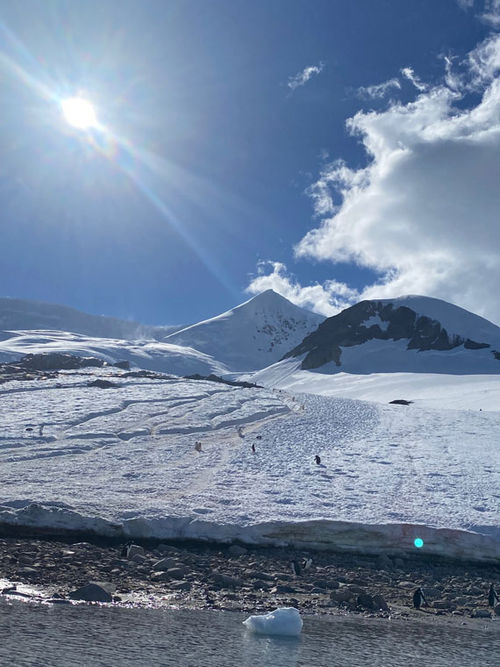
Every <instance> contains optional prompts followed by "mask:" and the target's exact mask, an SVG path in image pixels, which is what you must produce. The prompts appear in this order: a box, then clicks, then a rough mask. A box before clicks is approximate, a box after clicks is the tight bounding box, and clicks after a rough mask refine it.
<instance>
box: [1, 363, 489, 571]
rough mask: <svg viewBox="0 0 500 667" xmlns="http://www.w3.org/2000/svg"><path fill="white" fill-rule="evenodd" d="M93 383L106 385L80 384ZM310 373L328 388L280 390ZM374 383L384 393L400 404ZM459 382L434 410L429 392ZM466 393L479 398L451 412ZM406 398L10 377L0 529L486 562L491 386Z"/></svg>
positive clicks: (395, 393) (91, 374) (174, 382)
mask: <svg viewBox="0 0 500 667" xmlns="http://www.w3.org/2000/svg"><path fill="white" fill-rule="evenodd" d="M293 361H294V362H295V363H297V360H293ZM288 363H290V360H288ZM277 367H280V368H281V366H280V364H277V365H275V367H273V368H275V369H276V368H277ZM266 372H271V371H270V370H269V369H268V371H266ZM340 375H343V376H345V377H347V375H346V374H340ZM95 377H102V378H108V379H111V380H112V381H113V382H114V383H116V384H117V385H118V386H116V387H114V388H109V389H100V388H98V387H89V386H88V384H87V383H88V381H89V379H94V378H95ZM318 377H319V378H321V386H322V387H323V388H324V391H325V393H328V389H327V387H328V384H329V382H330V381H331V380H332V379H338V378H339V375H337V376H331V377H329V376H325V375H321V374H314V373H306V372H304V371H301V372H298V373H297V372H296V373H295V374H294V373H291V374H289V375H288V376H287V377H286V378H285V379H282V384H286V383H287V382H288V383H289V384H290V385H291V388H292V390H293V391H294V392H295V391H296V390H297V389H300V390H301V391H310V390H311V385H308V384H307V383H308V381H309V380H308V379H309V378H313V379H315V378H318ZM387 377H388V378H392V379H393V381H394V382H395V384H394V385H393V387H392V389H390V390H389V385H388V384H386V385H385V388H384V391H386V392H387V393H390V395H391V398H412V396H410V395H409V394H406V395H404V396H401V394H400V389H401V386H402V385H400V384H398V378H399V376H398V375H395V376H387ZM422 377H426V376H422ZM290 378H292V380H290ZM370 379H371V380H372V381H373V383H374V385H373V387H372V390H371V391H372V394H375V393H376V391H377V390H376V388H375V385H376V382H377V378H371V377H370ZM457 379H459V380H460V381H461V382H462V384H461V385H460V390H459V391H457V392H456V394H455V395H454V396H453V398H452V400H451V404H452V405H454V406H455V407H454V409H444V408H449V407H450V405H447V403H446V392H445V391H443V389H442V385H440V384H439V381H441V380H445V381H446V382H447V383H450V384H452V383H453V381H455V380H457ZM299 380H300V382H299ZM467 380H470V384H466V381H467ZM432 382H434V386H433V388H432V389H431V384H432ZM294 383H295V384H294ZM478 383H483V384H478ZM318 386H319V385H318ZM347 386H348V385H347V384H345V385H344V389H342V388H339V387H337V388H336V389H335V390H333V391H334V393H335V392H338V393H341V392H342V391H345V387H347ZM404 386H405V387H407V388H408V387H409V386H411V385H410V384H409V383H408V384H406V385H404ZM478 386H481V387H485V388H487V391H488V392H489V394H488V396H489V398H490V399H491V403H488V402H487V401H486V399H485V403H484V406H485V408H484V410H483V411H482V412H479V410H477V409H475V410H467V409H464V407H465V405H464V404H465V403H466V397H467V396H470V395H474V394H475V393H477V391H478ZM419 390H420V391H421V393H422V394H425V395H426V396H427V399H426V401H425V402H422V405H420V404H418V402H417V404H415V405H412V406H410V407H403V406H399V405H380V404H376V403H373V402H366V401H360V400H353V399H350V398H337V397H332V396H318V395H297V394H296V393H293V394H292V393H289V392H282V391H279V390H278V389H275V390H272V389H243V388H239V387H231V386H228V385H222V384H217V383H211V382H207V381H194V380H183V379H181V378H175V377H170V378H168V377H166V378H165V379H164V380H150V379H146V378H136V377H125V374H124V373H122V372H121V371H118V370H116V369H106V368H104V369H93V370H92V371H86V370H85V371H67V372H64V373H62V374H60V375H59V377H58V378H49V379H46V380H43V381H41V380H37V381H35V380H33V381H24V382H17V381H16V382H9V383H6V384H4V385H1V386H0V403H1V405H2V431H1V433H0V465H1V469H2V487H1V489H0V505H1V507H0V522H2V523H7V524H14V525H16V524H17V525H30V526H37V527H44V528H52V529H57V530H59V531H60V530H80V531H90V532H96V533H99V534H105V535H126V536H130V537H145V538H147V537H156V538H167V537H170V538H198V539H210V540H218V541H222V542H230V541H233V540H240V541H242V542H247V543H262V544H274V545H287V544H288V545H294V546H296V547H316V548H338V549H346V550H354V551H364V552H375V553H380V552H383V551H386V552H388V553H402V554H404V553H408V552H411V551H412V550H414V547H413V540H414V538H415V537H421V538H422V539H424V543H425V546H424V549H425V550H427V551H428V552H430V553H437V554H442V555H449V556H453V557H457V558H477V559H483V560H489V561H495V562H498V561H499V560H500V530H499V522H498V518H499V517H498V502H499V498H500V494H499V492H498V489H499V488H500V476H499V470H498V465H497V464H496V462H497V461H498V441H499V436H500V413H498V412H488V411H487V407H489V408H490V409H491V407H492V406H493V405H495V406H496V407H495V409H496V410H498V406H500V401H498V398H500V378H496V377H485V378H483V379H481V380H480V381H479V380H478V381H476V379H475V378H467V377H454V378H450V376H444V375H442V376H440V375H436V376H433V377H432V378H431V379H429V384H428V386H427V388H425V387H423V385H421V386H420V389H419ZM426 392H427V393H426ZM459 395H461V396H462V399H461V400H462V404H460V401H459V400H458V399H459ZM432 396H434V397H437V399H432ZM196 441H201V442H202V451H201V452H198V451H196V450H195V442H196ZM252 443H253V444H255V446H256V452H255V453H253V452H252V450H251V444H252ZM315 454H319V455H320V456H321V461H322V463H321V465H316V464H315V462H314V456H315Z"/></svg>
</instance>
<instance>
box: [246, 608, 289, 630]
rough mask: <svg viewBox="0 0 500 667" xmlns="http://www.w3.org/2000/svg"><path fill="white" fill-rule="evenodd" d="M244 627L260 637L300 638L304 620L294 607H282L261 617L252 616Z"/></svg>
mask: <svg viewBox="0 0 500 667" xmlns="http://www.w3.org/2000/svg"><path fill="white" fill-rule="evenodd" d="M243 625H246V627H247V628H248V629H249V630H251V631H252V632H256V633H257V634H259V635H281V636H282V637H298V636H299V635H300V633H301V630H302V619H301V618H300V614H299V612H298V611H297V609H294V607H282V608H281V609H275V610H274V611H271V612H269V614H263V615H261V616H260V615H259V616H250V618H247V620H246V621H243Z"/></svg>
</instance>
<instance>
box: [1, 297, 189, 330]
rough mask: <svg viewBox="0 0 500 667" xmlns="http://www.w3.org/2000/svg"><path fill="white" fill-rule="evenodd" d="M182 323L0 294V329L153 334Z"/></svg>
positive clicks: (175, 327) (173, 328) (171, 328)
mask: <svg viewBox="0 0 500 667" xmlns="http://www.w3.org/2000/svg"><path fill="white" fill-rule="evenodd" d="M180 328H182V327H177V326H164V327H161V326H158V327H156V326H150V325H145V324H139V323H138V322H130V321H127V320H119V319H117V318H114V317H105V316H103V315H90V314H89V313H83V312H82V311H80V310H76V309H75V308H69V307H68V306H59V305H56V304H52V303H43V302H41V301H28V300H25V299H11V298H9V297H0V331H1V330H2V329H14V330H16V329H47V330H56V331H71V332H74V333H80V334H84V335H86V336H93V337H98V338H126V339H132V338H153V339H158V340H160V339H161V338H163V337H164V336H166V335H167V334H169V333H172V332H173V331H175V330H177V329H180Z"/></svg>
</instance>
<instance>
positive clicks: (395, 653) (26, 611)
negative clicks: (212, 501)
mask: <svg viewBox="0 0 500 667" xmlns="http://www.w3.org/2000/svg"><path fill="white" fill-rule="evenodd" d="M246 616H247V615H246V614H240V613H234V612H215V611H213V612H210V611H188V610H177V611H166V610H158V609H123V608H113V607H97V606H96V607H92V606H77V607H75V606H66V605H54V606H47V605H34V604H31V603H21V602H18V601H10V602H9V601H6V600H5V599H0V664H1V665H13V666H14V667H17V666H20V667H24V666H28V665H29V666H30V667H42V666H46V665H47V666H48V665H50V666H51V667H59V666H61V667H63V666H64V667H72V666H73V665H75V666H76V665H78V667H80V666H81V665H84V666H85V667H96V666H97V665H99V666H101V665H120V667H128V666H129V665H155V666H170V665H172V666H174V665H176V666H177V665H178V666H180V667H226V666H227V667H235V666H237V667H240V666H241V667H299V666H301V667H306V666H314V667H317V666H318V667H321V666H323V665H324V666H327V665H328V667H336V666H338V667H349V666H350V665H352V666H356V667H358V666H359V667H362V666H363V665H370V667H400V666H406V665H407V664H409V663H411V664H418V666H419V667H430V666H431V665H432V667H451V666H453V667H462V666H463V667H475V666H476V665H477V666H479V665H481V667H493V666H495V667H496V666H497V665H498V664H500V662H499V657H500V632H499V631H500V623H498V622H495V621H484V622H483V621H478V622H477V623H476V624H475V627H474V628H469V627H467V628H462V627H460V626H458V627H455V626H451V625H450V626H446V625H440V626H439V627H435V626H433V625H430V624H424V623H416V622H415V621H406V622H404V621H394V620H393V621H384V620H380V619H361V618H352V617H349V618H344V617H307V616H306V617H305V618H304V630H303V633H302V636H301V637H300V638H299V639H293V638H279V637H263V636H259V635H253V634H251V633H250V632H248V631H247V630H246V629H245V627H244V626H243V625H242V621H243V620H244V619H245V618H246Z"/></svg>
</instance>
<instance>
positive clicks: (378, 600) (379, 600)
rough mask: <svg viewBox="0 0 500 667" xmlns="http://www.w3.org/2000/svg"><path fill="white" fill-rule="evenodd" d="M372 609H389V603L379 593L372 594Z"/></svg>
mask: <svg viewBox="0 0 500 667" xmlns="http://www.w3.org/2000/svg"><path fill="white" fill-rule="evenodd" d="M373 606H374V609H381V610H382V611H389V605H388V604H387V602H386V601H385V599H384V598H383V597H382V596H381V595H374V596H373Z"/></svg>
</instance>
